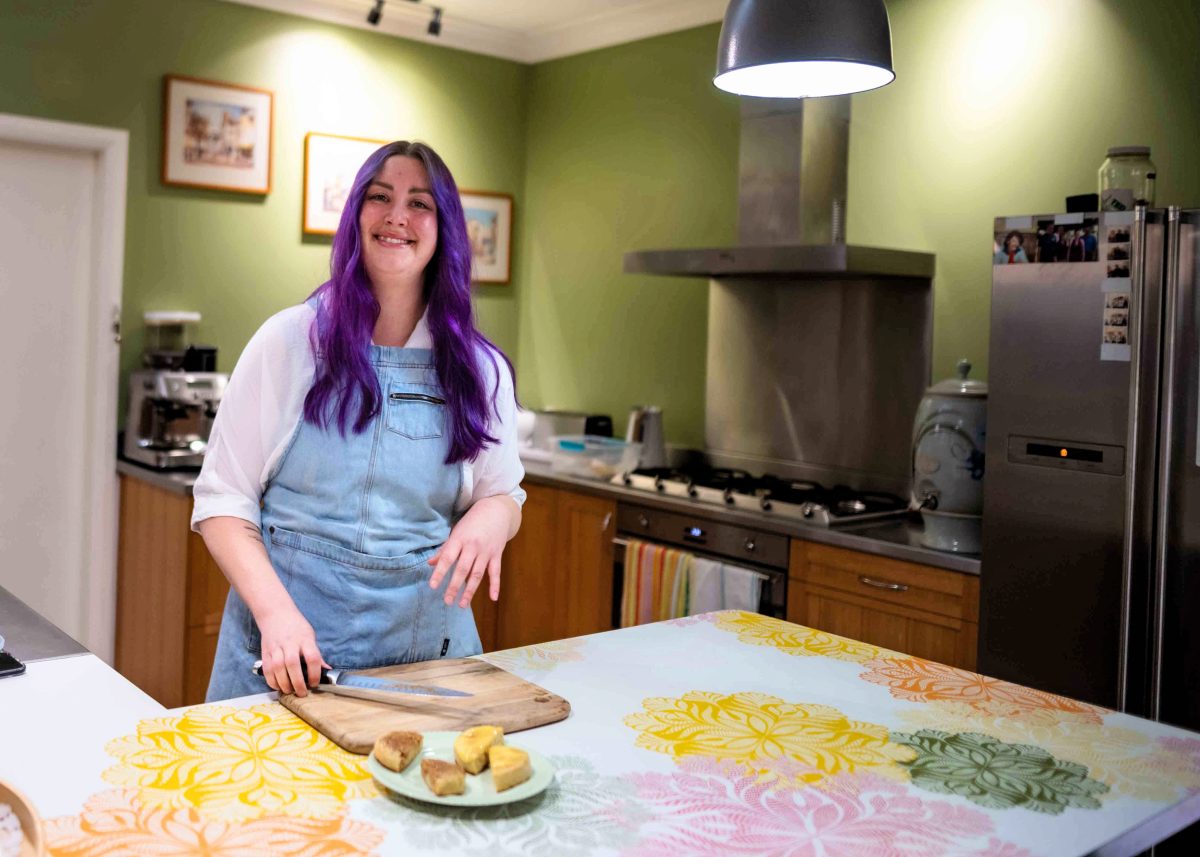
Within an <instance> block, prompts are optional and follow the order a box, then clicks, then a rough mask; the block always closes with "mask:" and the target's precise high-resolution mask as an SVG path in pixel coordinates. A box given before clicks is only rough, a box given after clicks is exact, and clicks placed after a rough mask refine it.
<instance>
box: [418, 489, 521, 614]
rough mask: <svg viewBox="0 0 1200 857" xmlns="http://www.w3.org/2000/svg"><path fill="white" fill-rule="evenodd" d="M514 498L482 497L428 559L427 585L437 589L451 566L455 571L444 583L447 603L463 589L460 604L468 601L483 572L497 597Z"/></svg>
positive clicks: (512, 518)
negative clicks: (428, 574)
mask: <svg viewBox="0 0 1200 857" xmlns="http://www.w3.org/2000/svg"><path fill="white" fill-rule="evenodd" d="M517 508H518V507H517V504H516V501H514V500H513V499H512V498H511V497H508V496H496V497H484V498H483V499H482V500H478V501H476V503H475V504H474V505H473V506H471V508H470V509H468V510H467V513H466V514H465V515H463V516H462V518H460V519H459V521H458V523H457V524H455V525H454V528H453V529H452V530H451V531H450V538H448V539H446V543H445V544H444V545H442V546H441V548H440V549H439V550H438V551H437V552H436V553H435V554H434V555H433V556H431V557H430V558H429V560H428V561H429V564H430V565H432V566H434V569H433V576H432V577H430V578H429V586H430V587H431V588H433V589H437V588H438V587H439V586H441V585H442V580H443V579H444V578H445V576H446V574H447V573H448V572H449V571H450V569H451V568H453V569H454V574H453V576H452V577H451V578H450V583H449V584H448V585H447V586H446V598H445V602H446V603H447V604H452V603H454V599H455V596H457V595H458V593H459V592H460V591H461V592H462V597H461V598H460V599H459V601H458V606H459V607H466V606H467V605H469V604H470V603H471V598H472V597H473V596H474V595H475V590H476V589H478V588H479V583H480V581H482V580H483V575H484V574H485V573H486V574H487V575H488V578H489V580H490V586H489V594H490V596H491V599H492V600H493V601H495V600H497V599H498V598H499V597H500V555H501V554H502V553H503V552H504V546H505V545H506V544H507V543H508V540H509V538H510V537H511V536H512V535H513V533H512V530H513V520H514V512H516V510H517Z"/></svg>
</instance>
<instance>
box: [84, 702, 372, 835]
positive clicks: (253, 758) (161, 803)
mask: <svg viewBox="0 0 1200 857" xmlns="http://www.w3.org/2000/svg"><path fill="white" fill-rule="evenodd" d="M105 750H106V751H107V752H108V754H109V755H111V756H115V757H116V758H117V759H119V760H120V761H119V763H118V764H117V765H115V766H114V767H112V768H109V769H108V770H107V771H105V772H104V779H105V780H107V781H108V782H110V783H112V784H114V785H117V786H125V787H132V788H136V789H137V792H138V797H139V799H140V801H141V803H142V804H144V805H145V806H146V807H148V808H151V809H179V808H193V809H195V810H197V811H198V812H199V813H200V814H201V815H202V816H204V817H205V818H208V819H217V820H226V821H232V820H243V819H251V818H260V817H265V816H274V815H288V816H300V817H307V818H335V817H337V816H338V814H339V813H340V812H341V811H342V805H343V803H344V802H345V801H347V800H353V799H355V798H361V797H372V796H374V795H376V794H378V791H377V790H376V788H375V785H374V783H373V781H372V780H371V775H370V774H369V773H368V772H367V768H366V765H365V760H366V757H365V756H357V755H354V754H352V753H348V752H346V751H345V750H343V749H341V748H340V747H338V746H337V745H336V744H334V743H333V742H332V741H330V740H329V739H328V738H326V737H325V736H323V735H321V734H320V733H318V732H317V731H316V730H315V729H313V728H312V727H311V726H309V725H308V724H307V723H305V722H304V721H303V720H301V719H300V718H298V717H296V716H295V715H294V714H292V713H291V712H290V711H288V710H287V709H285V708H284V707H283V706H281V705H279V704H278V703H273V702H272V703H266V704H263V705H255V706H253V707H251V708H244V709H243V708H232V707H229V706H224V705H204V706H199V707H197V708H192V709H189V710H188V711H186V712H185V713H184V714H183V715H182V716H180V717H164V718H161V719H157V720H143V721H142V722H140V723H139V724H138V727H137V734H135V735H128V736H125V737H123V738H118V739H116V740H114V741H110V742H109V743H108V745H107V746H106V747H105Z"/></svg>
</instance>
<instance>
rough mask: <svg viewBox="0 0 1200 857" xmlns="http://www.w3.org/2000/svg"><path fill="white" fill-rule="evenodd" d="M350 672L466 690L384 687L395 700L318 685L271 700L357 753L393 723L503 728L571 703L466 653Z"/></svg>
mask: <svg viewBox="0 0 1200 857" xmlns="http://www.w3.org/2000/svg"><path fill="white" fill-rule="evenodd" d="M355 672H356V673H359V674H361V675H370V676H378V677H380V678H391V679H395V680H397V681H403V682H411V683H413V684H422V683H424V684H432V685H437V686H438V687H448V688H451V689H453V690H462V691H466V692H467V693H471V694H474V695H473V696H469V697H468V696H416V695H412V694H387V695H386V698H388V699H394V698H397V697H399V698H400V700H401V701H402V704H401V705H389V704H387V703H382V702H373V701H368V700H365V699H355V698H353V697H349V696H338V695H336V694H332V693H327V692H322V691H319V690H318V691H314V692H311V693H309V694H308V696H305V697H303V698H301V697H299V696H295V695H293V694H285V695H283V696H281V697H279V701H280V702H282V703H283V705H284V706H285V707H286V708H287V709H288V710H290V711H292V712H294V713H295V714H297V715H298V716H299V717H301V718H302V719H303V720H304V721H306V722H307V723H308V724H309V725H310V726H312V727H313V728H314V729H316V730H317V731H318V732H320V733H321V734H322V735H324V736H325V737H326V738H328V739H330V740H331V741H333V742H334V743H335V744H337V745H338V746H339V747H342V748H343V749H345V750H349V751H350V752H351V753H361V754H363V755H366V754H367V753H370V752H371V748H372V747H373V746H375V739H376V738H378V737H379V736H380V735H382V734H383V733H384V732H391V731H392V730H395V729H406V730H409V731H412V732H430V731H442V730H445V731H452V730H462V729H468V728H470V727H471V726H478V725H481V724H490V725H493V726H501V727H503V728H504V731H505V732H506V733H509V732H520V731H521V730H522V729H532V728H533V727H534V726H543V725H545V724H547V723H554V722H555V721H557V720H562V719H563V718H565V717H566V716H567V715H568V714H570V713H571V704H570V703H569V702H567V701H566V700H565V699H563V698H562V697H561V696H556V695H554V694H553V693H550V691H548V690H546V689H545V688H541V687H538V686H537V685H536V684H530V683H529V682H527V681H525V680H524V679H521V678H518V677H517V676H515V675H513V674H512V673H510V672H505V671H504V670H502V669H500V668H499V667H494V666H492V665H491V664H489V663H487V662H486V661H480V660H475V659H473V658H447V659H445V660H437V661H424V662H422V663H418V664H401V665H399V666H393V667H379V668H378V669H373V670H356V671H355Z"/></svg>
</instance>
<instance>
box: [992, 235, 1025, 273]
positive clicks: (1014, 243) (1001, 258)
mask: <svg viewBox="0 0 1200 857" xmlns="http://www.w3.org/2000/svg"><path fill="white" fill-rule="evenodd" d="M1022 240H1023V239H1022V236H1021V233H1020V232H1017V231H1016V230H1014V231H1012V232H1010V233H1008V235H1007V236H1005V238H1004V246H1003V247H1001V248H1000V249H999V250H997V251H996V253H995V255H994V257H993V259H992V262H993V264H996V265H1013V264H1016V263H1017V262H1028V261H1029V257H1028V256H1026V255H1025V248H1023V247H1022V246H1021V242H1022ZM992 246H995V245H992Z"/></svg>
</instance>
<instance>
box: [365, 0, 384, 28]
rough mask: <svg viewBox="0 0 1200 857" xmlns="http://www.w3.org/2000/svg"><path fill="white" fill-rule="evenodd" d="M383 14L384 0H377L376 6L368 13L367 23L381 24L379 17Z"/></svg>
mask: <svg viewBox="0 0 1200 857" xmlns="http://www.w3.org/2000/svg"><path fill="white" fill-rule="evenodd" d="M382 15H383V0H375V8H374V9H372V10H371V11H370V12H368V13H367V23H368V24H371V25H372V26H376V27H378V26H379V18H380V16H382Z"/></svg>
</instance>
